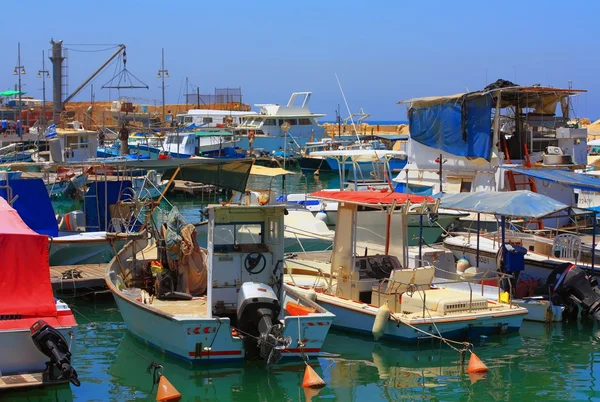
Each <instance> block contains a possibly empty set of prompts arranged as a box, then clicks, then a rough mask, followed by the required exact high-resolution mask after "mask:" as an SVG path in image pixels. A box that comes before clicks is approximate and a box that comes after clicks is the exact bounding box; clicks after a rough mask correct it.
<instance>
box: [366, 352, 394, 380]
mask: <svg viewBox="0 0 600 402" xmlns="http://www.w3.org/2000/svg"><path fill="white" fill-rule="evenodd" d="M371 355H372V357H373V363H374V364H375V367H377V371H378V372H379V378H380V379H382V380H387V379H388V378H390V367H389V366H388V364H387V363H386V360H385V353H384V352H383V350H381V348H380V347H379V345H376V346H375V349H373V352H372V353H371Z"/></svg>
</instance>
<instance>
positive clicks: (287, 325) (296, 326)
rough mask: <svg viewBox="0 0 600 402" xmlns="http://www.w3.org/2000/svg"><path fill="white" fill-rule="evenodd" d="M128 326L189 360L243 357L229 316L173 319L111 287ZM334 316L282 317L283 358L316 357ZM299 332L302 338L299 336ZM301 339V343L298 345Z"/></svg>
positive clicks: (153, 343) (144, 338)
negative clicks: (287, 340)
mask: <svg viewBox="0 0 600 402" xmlns="http://www.w3.org/2000/svg"><path fill="white" fill-rule="evenodd" d="M111 291H112V292H113V296H114V299H115V302H116V303H117V306H118V308H119V311H120V312H121V316H122V317H123V321H124V322H125V325H126V326H127V329H128V330H129V331H130V332H131V333H132V334H133V335H134V336H135V337H137V338H138V339H140V340H141V341H142V342H144V343H146V344H148V345H149V346H152V347H154V348H156V349H159V350H160V351H161V352H163V353H167V354H170V355H173V356H175V357H177V358H180V359H183V360H185V361H188V362H190V363H222V362H227V361H240V360H244V359H245V358H246V351H245V349H244V340H243V339H242V338H241V337H239V336H234V335H233V334H232V327H231V325H230V320H229V318H189V319H183V318H174V317H169V316H167V315H164V314H160V313H159V312H156V311H153V310H152V309H150V308H146V307H144V305H142V304H141V303H139V302H134V301H132V300H130V299H129V298H127V297H123V296H121V295H120V294H119V293H118V291H115V290H114V289H113V288H112V287H111ZM333 318H334V316H333V315H331V314H329V313H327V314H320V315H319V317H314V316H294V317H285V318H284V319H283V322H284V331H283V336H284V337H290V338H291V339H292V343H291V344H290V346H289V347H288V348H287V349H285V350H284V351H282V353H283V357H286V358H301V356H302V355H304V356H316V355H317V354H318V353H319V352H320V351H321V346H322V344H323V342H324V341H325V337H326V335H327V332H328V331H329V328H330V327H331V323H332V321H333ZM299 334H301V336H302V338H301V339H298V335H299ZM299 341H303V342H304V346H303V347H301V346H302V345H299V343H298V342H299Z"/></svg>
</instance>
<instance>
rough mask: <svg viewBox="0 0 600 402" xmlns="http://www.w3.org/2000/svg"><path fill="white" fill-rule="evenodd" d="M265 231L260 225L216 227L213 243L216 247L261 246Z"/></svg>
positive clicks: (247, 224)
mask: <svg viewBox="0 0 600 402" xmlns="http://www.w3.org/2000/svg"><path fill="white" fill-rule="evenodd" d="M263 242H264V241H263V229H262V224H260V223H252V224H249V223H244V224H228V225H215V230H214V232H213V243H214V245H215V246H226V245H240V244H261V243H263Z"/></svg>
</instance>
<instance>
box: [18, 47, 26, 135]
mask: <svg viewBox="0 0 600 402" xmlns="http://www.w3.org/2000/svg"><path fill="white" fill-rule="evenodd" d="M17 64H18V66H17V74H18V76H19V94H18V95H19V108H18V110H19V115H18V116H17V121H18V124H17V130H19V137H21V138H23V122H22V121H21V109H22V105H21V102H22V98H21V69H22V70H23V73H25V67H23V66H22V65H21V42H19V43H18V45H17Z"/></svg>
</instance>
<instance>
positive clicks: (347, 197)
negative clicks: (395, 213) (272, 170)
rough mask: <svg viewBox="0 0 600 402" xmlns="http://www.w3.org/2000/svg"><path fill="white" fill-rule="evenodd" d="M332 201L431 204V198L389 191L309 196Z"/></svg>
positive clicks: (346, 192) (316, 193)
mask: <svg viewBox="0 0 600 402" xmlns="http://www.w3.org/2000/svg"><path fill="white" fill-rule="evenodd" d="M310 196H311V197H318V198H323V199H327V200H332V201H339V202H350V203H352V204H361V205H391V204H392V203H393V202H394V201H396V204H403V203H405V202H406V200H410V202H411V203H413V204H417V203H422V202H423V201H425V200H426V201H427V202H433V201H434V200H433V198H431V197H423V196H420V195H406V194H404V193H393V192H389V191H385V192H381V191H379V190H377V191H325V190H320V191H315V192H314V193H312V194H311V195H310Z"/></svg>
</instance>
